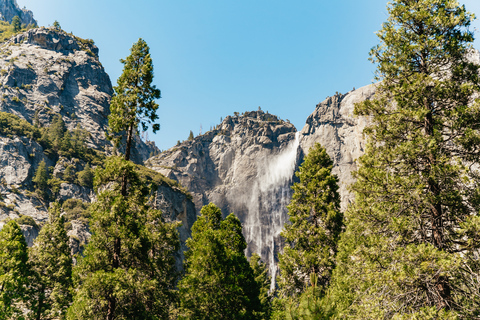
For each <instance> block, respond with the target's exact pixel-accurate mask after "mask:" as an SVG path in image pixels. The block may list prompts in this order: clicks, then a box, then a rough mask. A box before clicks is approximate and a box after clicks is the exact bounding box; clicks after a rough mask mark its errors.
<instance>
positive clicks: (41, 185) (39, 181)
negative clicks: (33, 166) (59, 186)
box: [32, 160, 48, 200]
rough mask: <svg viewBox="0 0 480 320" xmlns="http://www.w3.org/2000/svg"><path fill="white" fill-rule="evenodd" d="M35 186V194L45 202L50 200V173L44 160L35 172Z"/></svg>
mask: <svg viewBox="0 0 480 320" xmlns="http://www.w3.org/2000/svg"><path fill="white" fill-rule="evenodd" d="M32 181H33V183H34V185H35V192H37V194H38V195H39V196H40V197H41V198H42V199H44V200H47V198H48V191H47V190H48V171H47V164H46V163H45V161H44V160H42V161H41V162H40V164H39V165H38V167H37V170H35V176H34V177H33V179H32Z"/></svg>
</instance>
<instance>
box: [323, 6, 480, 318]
mask: <svg viewBox="0 0 480 320" xmlns="http://www.w3.org/2000/svg"><path fill="white" fill-rule="evenodd" d="M388 12H389V18H388V20H387V22H385V23H384V25H383V28H382V30H380V31H379V32H378V36H379V38H380V44H379V45H378V46H376V47H375V48H373V49H372V52H371V56H372V60H373V61H374V62H376V63H377V64H378V68H377V74H378V80H381V82H380V83H379V84H378V85H377V94H376V96H375V98H374V99H372V100H369V101H365V102H363V103H361V104H358V105H357V106H356V107H355V112H356V114H359V115H365V116H370V117H371V119H372V125H370V126H369V127H367V128H366V129H365V134H366V136H367V139H368V140H367V146H366V149H365V155H364V156H362V157H361V158H360V160H359V169H358V171H357V173H356V174H355V177H356V178H357V182H356V183H355V184H354V185H353V188H352V189H353V191H354V192H355V194H356V198H355V204H354V206H353V207H351V208H350V210H349V211H348V214H347V217H346V219H347V221H348V226H347V232H346V234H345V236H344V237H342V241H341V247H342V252H341V253H339V258H338V261H339V262H338V268H337V271H335V281H334V286H333V287H334V289H332V292H331V295H332V297H333V296H334V297H336V299H337V300H336V301H335V302H334V304H335V305H337V306H339V308H340V309H338V310H337V311H335V312H336V314H337V315H343V316H345V317H350V318H358V319H360V318H361V319H364V318H366V317H368V318H376V319H391V318H395V319H400V318H401V319H404V318H408V319H413V318H417V319H443V318H449V319H450V318H455V317H459V318H465V319H466V318H468V319H472V318H478V315H479V314H480V296H479V288H480V285H479V280H478V279H479V271H478V270H479V264H478V258H477V257H478V252H479V249H480V242H478V241H477V239H479V236H480V231H479V230H480V229H479V227H478V226H479V225H480V217H479V215H478V212H479V210H480V197H479V194H480V192H479V191H480V190H479V189H478V185H479V182H480V181H479V176H478V171H477V169H475V167H476V166H477V165H478V156H479V151H480V134H479V129H480V120H479V119H480V105H479V104H478V103H473V102H474V101H473V97H474V95H475V93H478V90H479V79H478V71H479V66H478V65H475V64H473V63H471V62H469V60H468V58H467V56H468V54H469V49H470V44H471V43H472V41H473V34H472V32H471V31H470V30H469V29H468V27H469V26H470V23H471V20H472V18H473V16H472V14H470V13H468V12H467V11H466V10H465V7H464V6H459V4H458V2H457V1H453V0H395V1H392V2H391V3H390V4H389V5H388ZM342 308H344V309H342Z"/></svg>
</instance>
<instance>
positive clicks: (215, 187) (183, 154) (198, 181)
mask: <svg viewBox="0 0 480 320" xmlns="http://www.w3.org/2000/svg"><path fill="white" fill-rule="evenodd" d="M295 133H296V129H295V127H294V126H293V125H292V124H290V123H287V122H285V121H282V120H280V119H278V118H277V117H276V116H273V115H270V114H267V113H264V112H262V111H254V112H246V113H245V114H243V115H241V116H233V117H231V116H228V117H226V118H225V119H224V120H223V122H222V123H221V124H220V125H219V126H218V127H217V128H215V129H214V130H212V131H209V132H207V133H205V134H204V135H202V136H199V137H196V138H195V139H194V140H193V141H185V142H183V143H181V144H179V145H177V146H176V147H173V148H171V149H169V150H167V151H165V152H163V153H161V154H160V155H158V156H155V157H153V158H150V159H149V160H148V161H147V162H146V165H147V166H148V167H150V168H152V169H154V170H156V171H158V172H160V173H162V174H164V175H165V176H167V177H169V178H171V179H174V180H177V181H179V182H180V183H181V184H182V185H183V186H184V187H186V188H187V189H188V190H189V191H190V192H191V194H192V195H193V198H194V202H195V206H196V209H197V212H199V211H200V209H201V207H202V206H204V205H206V204H208V203H210V202H213V203H215V204H216V205H217V206H219V207H220V208H221V209H222V212H223V214H224V215H227V214H229V213H230V212H234V213H235V214H236V215H237V216H238V217H239V219H240V221H241V222H242V224H243V230H244V234H245V238H246V240H247V243H248V249H247V251H248V252H247V254H251V253H253V252H257V253H259V254H261V256H262V257H263V259H264V260H265V261H274V259H275V254H276V251H277V249H278V248H279V247H281V245H280V239H279V232H280V230H281V228H282V227H283V224H284V223H285V222H286V217H287V215H286V208H285V206H286V205H287V204H288V201H289V199H290V196H291V191H290V188H289V185H290V184H291V181H292V179H293V174H294V171H295V165H296V163H297V159H298V156H299V155H298V153H297V149H298V142H299V140H298V136H297V137H296V134H295ZM275 248H276V249H275ZM271 265H272V266H274V264H273V263H272V264H271ZM272 272H274V270H272Z"/></svg>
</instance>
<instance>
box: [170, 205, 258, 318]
mask: <svg viewBox="0 0 480 320" xmlns="http://www.w3.org/2000/svg"><path fill="white" fill-rule="evenodd" d="M187 246H188V248H189V250H188V251H187V252H186V254H185V255H186V274H185V277H184V278H183V279H182V280H181V281H180V283H179V291H180V292H179V293H180V314H181V316H180V318H181V319H205V320H206V319H210V320H216V319H255V316H254V314H255V313H256V312H259V311H261V307H260V301H259V298H258V296H259V285H258V283H257V282H256V281H255V278H254V273H253V270H252V268H251V267H250V265H249V263H248V261H247V258H246V257H245V254H244V250H245V248H246V246H247V244H246V242H245V238H244V237H243V234H242V226H241V223H240V221H239V220H238V218H237V217H235V215H234V214H230V215H229V216H227V217H226V218H225V219H222V213H221V211H220V209H219V208H218V207H217V206H215V205H214V204H212V203H211V204H209V205H207V206H204V207H203V208H202V210H201V215H200V217H199V218H198V220H197V221H196V222H195V223H194V225H193V227H192V238H190V239H188V240H187Z"/></svg>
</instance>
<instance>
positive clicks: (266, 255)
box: [244, 132, 300, 289]
mask: <svg viewBox="0 0 480 320" xmlns="http://www.w3.org/2000/svg"><path fill="white" fill-rule="evenodd" d="M299 142H300V136H299V133H298V132H297V133H296V134H295V140H293V141H291V142H290V143H289V144H288V145H287V146H286V147H285V148H284V149H282V150H280V152H279V153H278V154H276V155H273V156H271V157H268V158H266V159H260V160H259V161H258V163H257V177H256V179H255V181H254V183H253V184H252V185H251V189H250V190H251V194H250V197H249V198H248V202H247V203H246V206H247V210H248V215H247V219H246V221H245V223H244V232H245V238H246V240H247V243H248V247H249V248H248V253H249V254H251V253H253V252H256V253H258V254H260V256H261V257H262V260H263V261H266V262H267V264H268V268H269V273H270V275H271V276H272V283H271V289H273V288H274V287H275V277H276V274H277V265H276V256H277V253H278V250H279V249H280V248H281V246H282V244H281V241H280V232H281V231H282V229H283V226H284V224H285V223H286V222H287V221H288V214H287V212H288V210H287V208H286V206H287V205H288V204H289V202H290V199H291V196H292V192H291V189H290V185H291V183H292V178H293V175H294V171H295V167H296V162H297V150H298V146H299Z"/></svg>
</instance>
